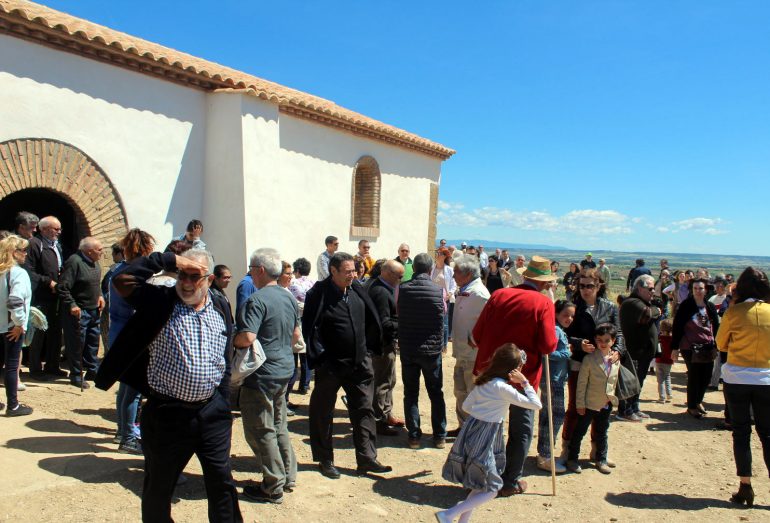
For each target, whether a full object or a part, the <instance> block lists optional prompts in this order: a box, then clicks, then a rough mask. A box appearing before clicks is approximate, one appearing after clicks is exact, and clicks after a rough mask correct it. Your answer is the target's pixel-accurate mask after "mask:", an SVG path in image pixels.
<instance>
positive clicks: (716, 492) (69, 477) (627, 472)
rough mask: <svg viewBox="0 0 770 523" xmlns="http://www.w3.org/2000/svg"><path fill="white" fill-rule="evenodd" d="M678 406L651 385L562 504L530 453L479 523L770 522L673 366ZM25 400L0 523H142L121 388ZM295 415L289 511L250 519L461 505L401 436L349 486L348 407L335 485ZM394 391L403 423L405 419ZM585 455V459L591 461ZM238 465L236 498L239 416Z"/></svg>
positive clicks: (249, 475)
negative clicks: (688, 409)
mask: <svg viewBox="0 0 770 523" xmlns="http://www.w3.org/2000/svg"><path fill="white" fill-rule="evenodd" d="M453 367H454V360H453V359H452V358H451V357H447V358H445V360H444V370H445V372H444V383H445V387H444V390H445V397H446V399H447V405H448V409H447V411H448V412H447V416H448V418H449V427H450V428H453V427H455V426H456V423H455V414H454V398H453V396H452V385H451V376H452V368H453ZM673 377H674V402H673V404H663V405H661V404H658V403H656V402H654V401H651V400H653V399H655V398H657V392H656V388H655V387H656V384H655V378H654V377H652V376H650V377H649V378H650V379H648V380H647V382H646V383H645V389H644V393H643V400H646V401H644V406H643V409H644V410H645V411H646V412H648V413H649V414H650V415H651V416H652V419H651V420H649V421H648V422H646V423H643V424H634V423H620V422H614V423H613V424H612V425H611V427H610V436H609V439H610V457H611V458H612V459H613V460H615V461H616V462H617V463H618V467H617V468H616V469H614V471H613V473H612V475H609V476H605V475H602V474H600V473H599V472H598V471H597V470H595V469H593V468H592V467H591V466H590V465H589V464H587V463H586V464H585V465H584V471H583V473H582V474H580V475H577V474H567V475H562V476H559V477H558V478H557V489H558V491H557V496H556V497H552V496H551V479H550V476H549V475H548V474H546V473H545V472H542V471H539V470H537V468H536V467H535V459H534V455H535V453H536V442H534V443H533V445H532V448H531V450H530V458H529V459H528V460H527V464H526V469H525V474H526V476H527V478H526V479H527V481H528V482H529V490H528V492H527V493H526V494H524V495H520V496H514V497H510V498H506V499H497V500H494V501H492V502H491V503H488V504H487V505H485V506H483V507H482V508H480V509H479V510H477V511H476V512H475V513H474V515H473V517H472V518H471V520H472V521H485V523H493V522H502V521H506V522H507V521H511V520H514V519H520V518H522V517H525V518H526V519H527V520H529V521H649V520H651V519H653V518H655V519H658V518H666V519H667V520H672V521H770V511H769V510H768V509H770V493H768V491H769V490H770V482H769V481H768V478H767V473H766V471H765V470H764V466H763V465H762V462H761V451H760V450H759V446H758V445H759V444H758V441H757V439H756V437H754V438H753V442H752V443H753V448H754V460H755V465H754V470H755V474H756V475H757V476H758V477H757V478H755V482H754V488H755V492H756V494H757V499H756V503H757V504H758V505H755V507H754V508H753V509H738V508H735V507H734V506H733V505H732V504H731V503H730V502H729V497H730V493H731V492H733V491H734V490H736V486H737V478H736V477H735V475H734V474H735V468H734V465H733V461H732V451H731V438H730V433H729V432H722V431H716V430H714V429H713V427H714V424H715V422H716V421H717V420H718V419H719V418H720V415H719V414H718V412H721V408H722V404H723V399H722V398H723V397H722V392H721V391H720V392H709V393H708V394H707V397H706V401H705V405H706V408H707V409H708V410H709V411H710V412H711V413H710V415H709V416H708V417H707V418H705V419H704V420H700V421H699V420H695V419H693V418H690V417H689V416H687V415H686V414H684V405H683V401H684V397H685V389H684V383H685V382H684V379H685V376H684V366H683V364H681V363H680V364H677V365H675V367H674V374H673ZM27 386H28V389H27V391H25V392H22V393H20V397H21V401H22V402H24V403H27V404H29V405H31V406H33V407H34V408H35V412H34V414H33V415H32V416H29V417H25V418H5V417H3V418H2V419H0V444H1V445H2V452H0V470H1V471H2V473H0V521H9V522H10V521H13V522H16V521H39V522H45V521H76V522H92V521H93V522H107V521H110V522H111V521H138V520H139V519H140V512H139V507H140V493H141V488H142V475H143V472H142V464H143V460H142V459H141V456H130V455H125V454H119V453H118V452H116V451H117V445H115V444H113V443H112V438H113V435H114V433H115V412H114V410H115V409H114V406H115V390H114V389H113V390H111V391H108V392H103V391H99V390H96V389H90V390H87V391H85V392H84V393H82V394H81V392H80V391H79V390H78V389H76V388H74V387H72V386H70V385H69V384H68V382H66V381H64V380H61V381H58V382H54V383H35V382H32V381H27ZM292 398H293V399H292V401H293V402H295V403H298V404H300V405H301V407H300V409H299V410H298V414H297V416H296V417H294V418H290V430H291V434H292V441H293V444H294V449H295V450H296V453H297V459H298V462H299V470H300V472H299V477H298V481H297V483H298V486H297V489H296V490H295V491H294V493H291V494H286V495H285V496H284V502H283V504H282V505H270V506H266V505H260V504H255V503H251V502H249V501H247V500H245V499H241V511H242V513H243V516H244V520H245V521H249V522H251V521H267V522H293V521H296V522H303V523H309V522H314V521H320V522H327V521H331V520H335V521H336V522H339V523H342V522H354V521H355V522H359V521H364V520H367V521H410V522H411V521H424V522H432V521H434V516H433V513H434V512H435V511H436V510H437V509H441V508H446V507H449V506H451V505H453V504H455V503H457V502H458V501H459V500H460V499H462V498H463V497H464V492H463V490H462V489H461V487H459V486H456V485H452V484H449V483H447V482H446V481H444V480H443V479H442V478H441V476H440V471H441V466H442V465H443V463H444V459H445V457H446V454H447V453H448V451H449V448H448V447H447V448H446V449H444V450H437V449H434V448H432V447H431V446H430V445H429V443H430V440H429V437H428V438H425V441H426V446H425V447H424V448H422V449H420V450H410V449H408V448H407V447H406V433H405V432H404V433H403V434H401V435H400V436H397V437H380V438H379V440H378V447H379V449H380V450H379V457H380V460H381V461H382V462H383V463H386V464H389V465H392V466H393V469H394V471H393V472H392V473H390V474H386V475H382V476H380V477H365V478H359V477H356V476H355V475H354V470H355V460H354V456H353V452H352V450H351V449H352V441H351V433H350V430H349V422H348V420H347V417H346V411H345V407H344V405H343V404H342V402H341V401H338V403H337V413H336V419H335V434H336V436H335V447H336V449H338V450H337V452H336V463H337V465H338V466H339V467H340V469H341V472H342V473H343V475H342V478H341V479H339V480H336V481H334V480H329V479H326V478H324V477H323V476H321V475H320V474H319V473H318V472H317V471H316V467H315V464H314V463H313V462H312V460H311V458H310V447H309V445H308V437H307V434H308V426H307V416H306V414H307V404H308V401H309V400H310V396H309V395H307V396H299V395H293V397H292ZM401 398H402V395H401V389H400V385H399V388H398V390H397V391H396V404H397V407H396V413H397V414H399V415H401V413H402V407H401V405H400V400H401ZM420 405H421V412H422V413H423V429H424V430H425V429H427V430H426V432H428V433H429V432H430V427H429V426H428V427H426V426H425V423H426V420H427V421H428V424H429V405H428V402H427V397H426V394H425V393H424V391H423V393H422V394H421V397H420ZM583 454H585V457H586V458H587V454H586V451H585V450H584V452H583ZM232 463H233V469H234V475H235V479H236V482H237V483H238V485H239V487H242V486H244V485H248V484H249V483H250V482H252V481H259V479H260V477H259V475H258V474H257V472H256V469H255V462H254V459H253V456H252V453H251V451H250V449H249V447H248V445H247V444H246V442H245V440H244V437H243V429H242V425H241V420H240V418H236V420H235V427H234V431H233V445H232ZM185 474H186V475H187V476H188V477H189V479H190V480H189V482H188V483H187V484H186V485H184V486H180V487H178V488H177V490H176V496H178V499H177V500H175V504H174V506H173V509H172V514H173V517H174V518H175V520H176V521H180V522H181V521H205V520H206V495H205V490H204V487H203V479H202V476H201V470H200V466H199V464H198V462H197V460H195V459H193V460H192V461H191V462H190V464H189V465H188V466H187V469H186V471H185Z"/></svg>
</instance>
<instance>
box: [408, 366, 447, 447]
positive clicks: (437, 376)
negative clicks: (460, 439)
mask: <svg viewBox="0 0 770 523" xmlns="http://www.w3.org/2000/svg"><path fill="white" fill-rule="evenodd" d="M421 373H422V376H423V378H424V379H425V388H426V389H427V390H428V397H429V398H430V421H431V425H432V427H433V439H443V438H445V437H446V403H444V392H443V391H442V390H441V386H442V384H443V382H444V372H443V369H442V367H441V353H439V354H432V355H429V356H418V355H409V354H404V353H403V352H402V353H401V381H402V382H403V383H404V414H405V416H406V430H407V432H408V434H409V437H410V438H412V439H417V438H419V437H420V436H422V430H420V409H419V407H418V405H417V403H418V400H419V398H420V374H421Z"/></svg>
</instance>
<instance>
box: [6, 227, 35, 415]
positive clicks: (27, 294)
mask: <svg viewBox="0 0 770 523" xmlns="http://www.w3.org/2000/svg"><path fill="white" fill-rule="evenodd" d="M28 246H29V242H28V241H27V240H25V239H24V238H22V237H21V236H16V235H15V234H11V235H10V236H8V237H6V238H5V239H3V240H2V241H0V335H1V336H2V338H3V345H4V348H5V361H4V381H5V395H6V398H7V400H8V405H7V407H6V410H5V415H6V416H26V415H28V414H32V407H28V406H27V405H22V404H21V403H19V400H18V398H17V392H18V387H19V363H20V360H21V344H22V342H23V341H24V333H25V332H26V330H27V321H28V319H29V307H30V302H31V300H32V286H31V285H30V281H29V275H28V274H27V271H25V270H24V269H22V268H21V267H20V265H21V264H23V263H24V260H25V259H26V257H27V247H28ZM0 408H2V403H0Z"/></svg>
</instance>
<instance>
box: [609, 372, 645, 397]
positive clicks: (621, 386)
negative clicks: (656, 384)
mask: <svg viewBox="0 0 770 523" xmlns="http://www.w3.org/2000/svg"><path fill="white" fill-rule="evenodd" d="M640 392H642V388H641V387H640V386H639V378H637V377H636V373H635V372H634V371H632V370H631V369H629V368H628V367H624V366H623V365H621V366H620V370H619V371H618V387H617V389H616V391H615V396H617V397H618V399H619V400H627V399H628V398H633V397H634V396H637V395H638V394H639V393H640Z"/></svg>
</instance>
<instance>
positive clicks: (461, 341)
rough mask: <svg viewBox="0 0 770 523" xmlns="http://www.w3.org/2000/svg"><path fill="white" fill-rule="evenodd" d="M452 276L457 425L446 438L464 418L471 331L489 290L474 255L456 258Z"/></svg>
mask: <svg viewBox="0 0 770 523" xmlns="http://www.w3.org/2000/svg"><path fill="white" fill-rule="evenodd" d="M454 279H455V282H457V289H458V290H457V294H456V298H455V308H454V316H453V317H452V356H454V358H455V370H454V394H455V412H456V413H457V421H458V423H459V426H458V427H457V428H456V429H454V430H450V431H447V436H450V437H457V435H458V434H459V432H460V427H461V426H462V424H463V422H464V421H465V419H466V418H467V417H468V415H467V414H466V413H465V411H463V408H462V406H463V402H464V401H465V398H467V397H468V394H470V392H471V389H472V388H473V366H474V364H475V363H476V344H475V343H474V341H473V335H472V334H471V333H472V331H473V327H474V326H475V325H476V320H477V319H478V318H479V314H481V310H482V309H483V308H484V305H486V304H487V300H489V291H488V290H487V288H486V287H485V286H484V283H483V282H482V281H481V269H480V266H479V260H478V259H477V258H476V257H475V256H471V255H467V254H466V255H464V256H461V257H460V258H458V259H457V261H456V262H455V269H454Z"/></svg>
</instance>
